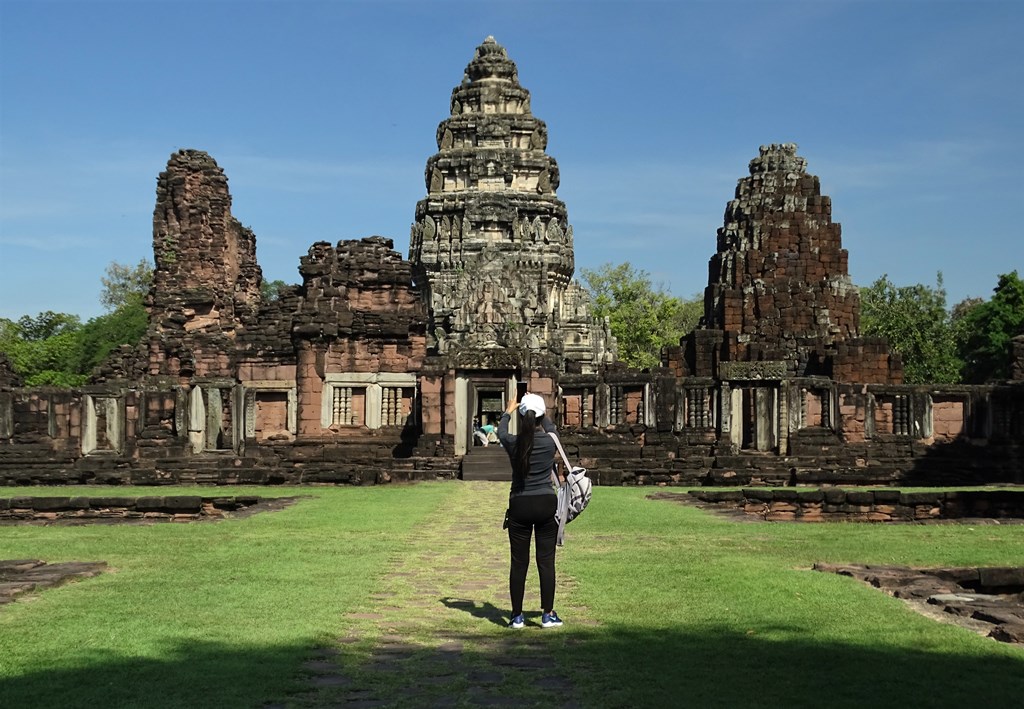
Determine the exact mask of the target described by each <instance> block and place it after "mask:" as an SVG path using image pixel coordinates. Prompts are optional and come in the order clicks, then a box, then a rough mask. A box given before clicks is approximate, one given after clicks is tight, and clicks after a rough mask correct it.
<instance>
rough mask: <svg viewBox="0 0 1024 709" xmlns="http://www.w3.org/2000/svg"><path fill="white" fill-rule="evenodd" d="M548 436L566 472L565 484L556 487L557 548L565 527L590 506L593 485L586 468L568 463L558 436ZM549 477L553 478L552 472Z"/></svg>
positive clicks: (562, 538)
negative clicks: (556, 449) (552, 440)
mask: <svg viewBox="0 0 1024 709" xmlns="http://www.w3.org/2000/svg"><path fill="white" fill-rule="evenodd" d="M549 435H550V436H551V438H552V439H554V441H555V447H556V448H558V452H559V454H560V455H561V456H562V462H563V463H564V464H565V469H566V471H567V472H566V474H565V484H563V485H559V486H558V511H557V512H556V513H555V516H556V517H557V519H558V541H557V543H558V546H562V545H563V543H564V542H565V525H567V524H568V523H569V522H572V521H573V520H574V519H576V518H577V517H579V516H580V513H581V512H583V510H585V509H586V508H587V505H589V504H590V496H591V493H592V488H593V484H592V483H591V482H590V478H588V477H587V469H586V468H583V467H580V466H578V465H572V464H571V463H570V462H569V457H568V456H567V455H566V454H565V449H564V448H562V442H561V441H560V440H558V436H557V435H555V434H554V433H550V434H549ZM551 475H552V478H554V472H552V473H551ZM556 484H557V480H556Z"/></svg>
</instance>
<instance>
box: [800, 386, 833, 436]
mask: <svg viewBox="0 0 1024 709" xmlns="http://www.w3.org/2000/svg"><path fill="white" fill-rule="evenodd" d="M800 393H801V395H802V396H801V398H800V427H801V428H832V393H831V392H830V391H829V390H828V389H801V392H800Z"/></svg>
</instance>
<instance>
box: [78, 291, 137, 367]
mask: <svg viewBox="0 0 1024 709" xmlns="http://www.w3.org/2000/svg"><path fill="white" fill-rule="evenodd" d="M148 325H149V316H148V314H147V313H146V308H145V306H143V304H142V302H141V301H135V300H134V299H133V300H129V301H128V302H127V303H125V304H124V305H122V306H121V307H120V308H118V309H117V310H115V311H114V312H112V313H107V314H106V315H100V316H99V317H96V318H93V319H91V320H90V321H89V322H87V323H86V324H85V325H83V326H82V329H81V330H80V331H79V333H78V349H77V351H76V356H75V362H74V369H75V372H76V373H78V374H80V375H83V376H87V375H89V374H90V373H91V372H92V370H93V369H95V368H96V367H98V366H99V365H100V364H102V363H103V361H104V360H106V359H107V357H109V356H110V353H111V352H113V351H114V350H115V349H117V348H118V347H120V346H121V345H134V344H137V343H138V342H139V341H140V340H142V336H143V335H145V334H146V328H147V327H148Z"/></svg>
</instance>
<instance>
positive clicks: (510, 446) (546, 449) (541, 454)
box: [498, 413, 558, 496]
mask: <svg viewBox="0 0 1024 709" xmlns="http://www.w3.org/2000/svg"><path fill="white" fill-rule="evenodd" d="M511 418H512V416H511V415H510V414H507V413H506V414H502V416H501V421H500V422H499V423H498V440H500V441H501V445H503V446H504V447H505V452H506V453H508V456H509V458H510V459H512V461H513V470H512V491H511V493H510V496H514V495H557V494H558V493H557V492H556V491H555V488H554V487H553V486H552V485H551V468H552V466H553V465H554V464H555V455H556V454H557V453H558V449H557V448H555V442H554V440H552V438H551V436H549V435H548V432H549V431H552V432H553V431H554V430H555V426H554V424H552V423H551V422H550V421H548V418H547V416H544V417H542V418H541V419H540V421H539V422H538V423H540V425H541V426H542V427H543V428H544V430H543V431H535V432H534V434H533V450H532V451H531V452H530V469H529V470H528V471H527V473H526V476H525V477H524V476H521V475H517V474H516V472H515V468H514V461H515V453H516V443H517V439H518V436H513V435H511V434H510V433H509V432H508V424H509V421H510V420H511Z"/></svg>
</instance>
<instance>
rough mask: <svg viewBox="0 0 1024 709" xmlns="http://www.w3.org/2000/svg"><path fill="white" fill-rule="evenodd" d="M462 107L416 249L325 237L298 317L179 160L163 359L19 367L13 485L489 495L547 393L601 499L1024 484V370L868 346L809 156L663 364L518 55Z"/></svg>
mask: <svg viewBox="0 0 1024 709" xmlns="http://www.w3.org/2000/svg"><path fill="white" fill-rule="evenodd" d="M450 109H451V110H450V115H449V117H448V118H446V119H444V120H443V121H441V123H440V125H439V126H438V129H437V146H438V152H437V153H436V154H434V155H433V156H431V157H429V158H428V159H427V163H426V170H425V190H426V195H425V196H424V198H423V199H422V200H421V201H420V202H419V203H418V204H417V205H415V210H414V212H412V207H413V206H412V205H410V211H411V212H412V216H413V224H412V230H411V234H410V243H409V253H408V258H404V257H403V256H402V255H401V254H400V253H398V252H397V251H395V249H394V244H393V242H392V240H390V239H386V238H383V237H379V236H371V237H368V238H364V239H361V240H351V241H340V242H338V243H337V244H330V243H326V242H318V243H315V244H313V245H312V246H310V247H309V251H308V253H307V254H306V255H305V256H302V258H301V259H300V263H299V274H300V276H301V279H302V280H301V283H299V284H297V285H294V286H291V287H289V288H287V289H284V290H283V291H282V292H281V293H280V294H279V297H277V298H276V299H274V300H264V298H263V297H262V296H261V292H260V285H261V283H262V274H261V271H260V267H259V264H258V261H257V258H256V236H255V234H254V233H253V232H252V231H250V230H249V229H247V228H245V227H243V226H242V225H241V223H240V222H239V221H238V220H237V219H236V218H235V217H234V216H233V215H232V213H231V196H230V194H229V192H228V183H227V177H226V176H225V174H224V171H223V170H222V169H221V168H220V167H219V166H218V165H217V163H216V162H215V160H214V159H213V158H212V157H211V156H209V155H207V154H206V153H204V152H201V151H198V150H182V151H179V152H178V153H176V154H174V155H172V156H171V158H170V160H169V162H168V163H167V168H166V170H165V171H164V172H162V173H161V174H160V176H159V178H158V180H157V192H156V207H155V209H154V214H153V253H154V260H155V273H154V280H153V286H152V289H151V291H150V295H149V297H148V299H147V308H148V310H149V329H148V332H147V334H146V337H145V338H144V341H143V342H142V343H140V344H139V345H138V346H137V347H134V348H133V347H123V348H122V349H121V350H120V351H119V352H117V353H116V355H115V356H114V357H112V358H111V359H110V361H109V362H107V364H106V365H105V366H104V367H102V368H101V369H100V370H98V371H97V372H96V373H95V374H94V376H93V378H92V383H91V384H89V385H88V386H84V387H81V388H78V389H74V390H60V389H47V388H24V387H21V386H20V383H19V382H18V381H17V378H16V377H15V376H14V375H13V373H12V372H11V370H10V367H9V365H8V364H7V363H6V360H5V359H4V358H0V484H9V485H13V484H50V483H114V484H121V483H124V484H146V485H150V484H165V483H193V482H198V483H216V484H231V483H260V484H267V483H353V484H364V483H379V482H386V481H389V480H416V479H436V478H455V477H459V476H460V475H463V476H465V477H468V476H469V473H468V471H469V470H470V467H471V466H470V463H471V462H472V461H473V460H474V459H476V460H477V461H479V460H481V458H480V456H481V455H482V452H481V451H482V450H485V449H480V448H474V447H473V446H472V441H473V436H472V427H473V425H474V421H477V420H482V419H484V418H490V417H495V416H497V415H498V414H500V412H501V411H503V410H504V408H505V404H506V402H507V401H508V397H510V396H512V395H515V394H516V393H517V392H521V391H522V390H525V389H528V390H530V391H533V392H536V393H539V394H541V395H543V396H544V397H545V399H546V400H547V402H548V405H549V407H550V408H549V413H550V415H551V416H552V417H553V418H554V419H555V420H556V422H557V423H558V424H559V426H560V427H561V428H562V430H563V439H564V440H565V441H566V443H567V444H568V446H569V448H570V449H571V450H573V451H576V452H578V453H579V455H580V456H581V458H582V461H583V463H584V465H587V466H588V467H589V468H590V470H591V474H592V476H593V477H594V478H595V480H596V481H597V482H598V483H599V484H678V485H733V484H743V485H750V484H758V483H762V484H791V483H805V482H806V483H812V484H820V483H842V484H868V483H871V484H892V483H899V484H934V485H940V484H978V483H1000V482H1002V483H1024V470H1022V468H1024V463H1022V460H1021V442H1022V439H1024V366H1022V365H1020V363H1018V365H1017V366H1016V367H1015V368H1014V372H1015V375H1014V376H1015V377H1016V380H1015V381H1011V382H1005V383H1002V384H993V385H989V386H907V385H904V384H903V381H902V368H901V363H900V361H899V358H898V357H896V356H894V355H893V354H892V353H891V352H890V350H889V348H888V346H887V344H886V342H885V341H882V340H877V339H875V340H872V339H866V338H863V337H861V336H860V334H859V331H858V330H859V300H858V291H857V288H856V287H855V286H854V285H853V283H852V282H851V281H850V277H849V274H848V269H847V252H846V250H845V249H844V248H843V247H842V241H841V231H840V225H839V224H838V223H835V222H833V221H832V219H831V201H830V199H829V197H827V196H825V195H822V194H821V189H820V184H819V181H818V178H817V177H815V176H814V175H812V174H810V173H808V171H807V164H806V161H805V160H804V159H803V158H802V157H800V156H799V155H798V154H797V152H796V146H795V145H792V144H774V145H769V146H763V147H761V149H760V151H759V154H758V155H757V156H756V157H754V159H753V160H751V162H750V165H749V175H747V176H744V177H742V179H740V180H739V182H738V186H737V189H736V193H735V196H734V197H733V199H731V200H729V201H728V202H727V204H726V208H725V217H724V222H723V225H722V227H721V228H720V229H719V230H718V234H717V241H716V242H712V239H711V236H712V235H709V239H708V245H709V252H710V254H711V255H710V261H709V277H708V283H707V287H706V289H705V302H704V317H703V319H702V322H701V325H700V326H699V327H698V328H697V329H696V330H695V331H694V332H692V333H690V334H689V335H688V336H687V337H686V338H684V339H683V340H682V341H681V342H680V343H679V345H678V346H677V347H672V348H668V349H667V350H666V351H665V352H664V353H663V356H662V366H661V367H658V368H654V369H652V370H644V371H639V370H633V369H629V368H627V367H625V366H624V365H622V364H620V363H618V362H617V361H616V342H615V340H614V338H613V337H612V335H611V333H610V332H609V330H608V327H607V325H606V323H604V322H601V321H599V320H597V319H595V318H594V317H593V315H592V313H591V308H590V303H589V299H588V296H587V294H586V292H585V291H584V290H583V289H582V288H581V287H580V285H579V284H578V283H577V282H576V281H574V280H573V273H574V268H575V264H574V239H573V228H572V225H571V224H570V222H569V215H568V211H567V209H566V205H565V204H564V203H563V202H562V201H561V200H559V199H558V197H557V190H558V187H559V171H558V164H557V163H556V161H555V159H554V158H553V157H551V156H549V155H548V154H547V152H546V149H547V127H546V125H545V124H544V123H543V122H542V121H541V120H540V119H538V118H536V117H534V116H533V114H532V113H531V110H530V94H529V92H528V91H527V90H526V89H525V88H523V86H521V85H520V83H519V78H518V72H517V69H516V65H515V63H513V62H512V61H511V60H510V59H509V58H508V56H507V54H506V51H505V49H504V48H503V47H501V46H500V45H499V44H497V43H496V42H495V41H494V40H493V39H492V38H487V39H486V40H485V41H484V42H483V43H482V44H481V45H480V46H479V47H478V48H477V49H476V52H475V55H474V57H473V59H472V60H471V61H470V63H469V65H468V66H467V67H466V72H465V75H464V77H463V80H462V82H461V83H460V84H459V85H458V86H456V87H455V89H454V90H453V91H452V96H451V104H450ZM723 197H724V196H723ZM712 243H714V244H715V245H714V247H712ZM1021 349H1022V348H1018V354H1020V350H1021ZM500 457H501V456H500V455H499V458H498V459H494V458H489V459H487V461H486V462H487V465H486V466H485V468H486V467H487V466H491V467H494V466H496V465H498V462H499V461H500ZM499 472H500V471H499Z"/></svg>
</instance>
